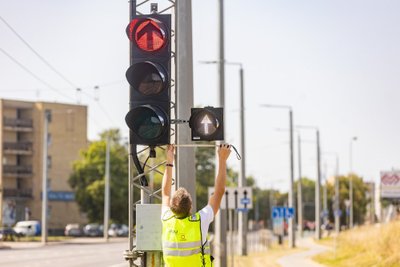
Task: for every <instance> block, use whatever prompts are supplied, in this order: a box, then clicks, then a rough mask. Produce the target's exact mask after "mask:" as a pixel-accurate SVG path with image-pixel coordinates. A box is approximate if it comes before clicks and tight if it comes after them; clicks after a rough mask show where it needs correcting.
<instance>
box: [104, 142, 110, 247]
mask: <svg viewBox="0 0 400 267" xmlns="http://www.w3.org/2000/svg"><path fill="white" fill-rule="evenodd" d="M105 170H106V171H105V177H104V182H105V183H104V227H103V236H104V239H105V240H106V241H108V221H109V218H110V136H109V135H108V136H107V144H106V166H105Z"/></svg>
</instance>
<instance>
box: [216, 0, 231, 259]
mask: <svg viewBox="0 0 400 267" xmlns="http://www.w3.org/2000/svg"><path fill="white" fill-rule="evenodd" d="M218 30H219V32H218V33H219V34H218V43H219V45H218V78H219V80H218V85H219V97H218V98H219V106H220V107H225V53H224V1H223V0H218ZM224 113H225V111H224ZM224 115H225V114H224ZM224 119H225V122H226V116H224ZM218 143H219V142H217V144H218ZM215 155H216V156H215V173H217V169H218V167H217V166H218V158H217V149H216V151H215ZM227 212H228V211H227V210H225V209H220V210H219V212H218V213H217V214H216V217H215V266H216V267H226V266H227V253H226V244H227V242H226V226H227V221H226V213H227Z"/></svg>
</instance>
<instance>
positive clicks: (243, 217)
mask: <svg viewBox="0 0 400 267" xmlns="http://www.w3.org/2000/svg"><path fill="white" fill-rule="evenodd" d="M239 74H240V154H241V155H242V160H241V162H240V174H239V181H238V185H239V187H244V186H246V185H247V182H246V146H245V140H246V139H245V117H244V79H243V78H244V76H243V67H242V65H241V64H240V69H239ZM238 215H239V216H238V217H239V218H238V220H239V240H238V244H239V248H240V250H239V255H242V256H245V255H247V224H248V223H247V220H248V216H247V215H248V214H247V212H239V214H238Z"/></svg>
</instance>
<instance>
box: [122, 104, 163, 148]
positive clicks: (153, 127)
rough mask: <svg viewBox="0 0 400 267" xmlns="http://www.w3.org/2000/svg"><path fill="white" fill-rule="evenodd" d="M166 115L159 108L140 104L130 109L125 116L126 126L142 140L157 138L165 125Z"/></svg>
mask: <svg viewBox="0 0 400 267" xmlns="http://www.w3.org/2000/svg"><path fill="white" fill-rule="evenodd" d="M167 120H168V118H167V115H166V114H165V113H164V112H163V111H162V110H161V109H159V108H157V107H155V106H150V105H142V106H139V107H136V108H134V109H131V110H130V111H129V112H128V114H127V115H126V117H125V121H126V124H127V125H128V127H129V128H130V129H131V130H132V131H133V132H134V133H135V134H136V135H137V136H138V137H139V138H141V139H142V140H145V141H151V140H155V139H157V138H159V137H160V136H161V135H162V134H163V133H164V131H165V130H166V128H167V127H166V126H167V122H168V121H167Z"/></svg>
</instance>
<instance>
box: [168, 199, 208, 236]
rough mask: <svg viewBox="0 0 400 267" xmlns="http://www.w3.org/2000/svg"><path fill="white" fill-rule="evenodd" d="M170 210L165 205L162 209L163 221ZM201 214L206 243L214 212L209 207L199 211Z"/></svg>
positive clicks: (202, 232) (202, 231) (202, 230)
mask: <svg viewBox="0 0 400 267" xmlns="http://www.w3.org/2000/svg"><path fill="white" fill-rule="evenodd" d="M169 210H171V209H170V208H169V207H168V206H164V205H163V206H162V207H161V219H162V218H163V216H164V214H165V213H166V212H167V211H169ZM199 214H200V220H201V237H202V240H203V243H204V242H205V241H206V239H207V233H208V228H209V226H210V224H211V223H212V221H213V220H214V211H213V209H212V207H211V206H210V205H207V206H205V207H204V208H202V209H201V210H200V211H199Z"/></svg>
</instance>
